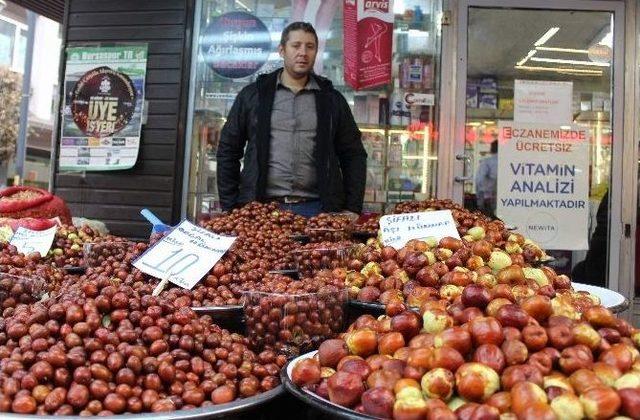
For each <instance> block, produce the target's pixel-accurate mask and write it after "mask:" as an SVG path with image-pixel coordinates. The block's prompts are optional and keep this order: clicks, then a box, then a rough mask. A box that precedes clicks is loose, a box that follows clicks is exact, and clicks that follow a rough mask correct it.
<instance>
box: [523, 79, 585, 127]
mask: <svg viewBox="0 0 640 420" xmlns="http://www.w3.org/2000/svg"><path fill="white" fill-rule="evenodd" d="M572 101H573V82H554V81H548V80H518V79H516V81H515V82H514V87H513V102H514V109H513V120H514V121H517V122H523V123H539V122H544V123H546V124H561V125H568V124H571V123H572V122H573V115H572V113H571V103H572Z"/></svg>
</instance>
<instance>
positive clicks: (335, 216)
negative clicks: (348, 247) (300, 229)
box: [304, 213, 353, 242]
mask: <svg viewBox="0 0 640 420" xmlns="http://www.w3.org/2000/svg"><path fill="white" fill-rule="evenodd" d="M352 225H353V219H352V218H351V217H350V216H349V215H347V214H343V213H320V214H319V215H317V216H314V217H311V218H310V219H309V221H308V222H307V226H306V228H305V230H304V233H305V235H307V236H308V237H309V240H310V241H311V242H339V241H345V240H347V239H349V237H350V236H351V227H352Z"/></svg>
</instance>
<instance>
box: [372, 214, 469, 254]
mask: <svg viewBox="0 0 640 420" xmlns="http://www.w3.org/2000/svg"><path fill="white" fill-rule="evenodd" d="M380 233H381V235H382V243H383V244H384V245H385V246H392V247H394V248H396V249H400V248H402V247H403V246H405V244H406V243H407V242H409V241H410V240H411V239H426V238H429V237H434V238H436V239H438V240H440V239H442V238H444V237H447V236H451V237H452V238H457V239H460V235H459V234H458V229H456V222H455V221H454V220H453V214H451V210H438V211H424V212H420V213H404V214H389V215H386V216H382V217H381V218H380Z"/></svg>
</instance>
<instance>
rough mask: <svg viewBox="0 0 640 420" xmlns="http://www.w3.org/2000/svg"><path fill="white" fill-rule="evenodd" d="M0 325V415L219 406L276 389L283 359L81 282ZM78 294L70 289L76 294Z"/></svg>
mask: <svg viewBox="0 0 640 420" xmlns="http://www.w3.org/2000/svg"><path fill="white" fill-rule="evenodd" d="M80 288H81V293H80V294H78V293H68V294H64V295H61V296H59V297H58V298H57V299H48V300H47V301H45V302H43V303H35V304H32V305H19V306H18V307H16V309H15V311H14V313H13V314H12V315H11V316H10V317H8V318H6V319H5V320H3V321H2V332H1V333H0V385H1V387H2V388H1V389H2V393H0V411H1V412H7V411H11V412H14V413H20V414H39V415H47V414H54V415H72V414H80V415H112V414H120V413H124V412H128V413H141V412H162V411H172V410H177V409H189V408H195V407H206V406H211V405H214V404H223V403H227V402H230V401H233V400H234V399H235V398H246V397H251V396H254V395H256V394H258V393H260V392H264V391H267V390H270V389H273V388H274V387H276V386H277V385H278V384H279V380H278V373H279V370H280V368H281V366H282V365H283V364H284V363H285V361H286V359H285V358H284V357H278V356H277V355H276V354H275V353H274V352H263V353H260V354H255V353H253V352H252V351H250V350H249V349H248V348H247V339H246V338H245V337H243V336H241V335H239V334H230V333H229V332H227V331H225V330H222V329H220V328H219V327H218V326H216V325H215V324H213V323H212V322H211V319H210V318H209V317H201V318H197V316H196V314H195V313H194V312H193V311H192V310H191V309H190V308H188V307H186V306H181V307H179V306H177V304H179V303H180V302H174V301H171V300H169V299H165V298H162V297H153V296H151V294H150V293H151V290H152V285H150V284H143V285H141V286H140V287H138V288H133V287H131V286H127V285H119V286H114V285H112V284H110V282H109V280H106V279H105V280H101V281H97V282H96V281H86V282H84V283H83V284H82V285H81V286H80ZM76 292H77V290H76Z"/></svg>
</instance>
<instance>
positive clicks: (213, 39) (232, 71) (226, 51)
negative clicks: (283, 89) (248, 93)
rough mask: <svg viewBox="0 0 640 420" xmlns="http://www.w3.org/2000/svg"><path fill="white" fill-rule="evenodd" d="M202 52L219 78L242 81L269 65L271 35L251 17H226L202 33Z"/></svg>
mask: <svg viewBox="0 0 640 420" xmlns="http://www.w3.org/2000/svg"><path fill="white" fill-rule="evenodd" d="M200 52H201V53H202V56H203V58H204V62H205V63H207V65H208V66H209V67H211V69H212V70H213V71H214V72H215V73H216V74H218V75H219V76H221V77H225V78H227V79H243V78H245V77H249V76H251V75H253V74H255V73H256V72H257V71H258V70H260V68H261V67H262V66H264V64H265V63H266V62H267V59H268V58H269V54H270V53H271V52H272V48H271V32H270V31H269V29H267V26H266V25H265V24H264V23H263V22H262V21H261V20H260V19H259V18H257V17H256V16H254V15H252V14H250V13H247V12H230V13H225V14H222V15H220V16H216V17H214V18H213V19H212V20H211V23H209V25H207V27H206V28H205V30H204V31H203V32H202V37H201V38H200Z"/></svg>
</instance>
